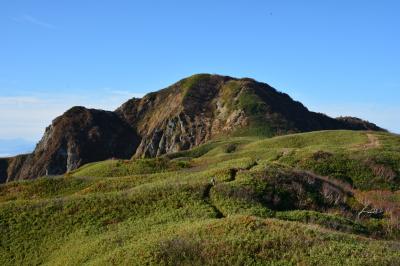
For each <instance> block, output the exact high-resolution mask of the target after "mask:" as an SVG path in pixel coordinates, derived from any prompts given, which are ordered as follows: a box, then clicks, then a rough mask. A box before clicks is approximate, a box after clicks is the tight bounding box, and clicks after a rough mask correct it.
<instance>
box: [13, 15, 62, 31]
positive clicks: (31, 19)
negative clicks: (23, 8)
mask: <svg viewBox="0 0 400 266" xmlns="http://www.w3.org/2000/svg"><path fill="white" fill-rule="evenodd" d="M14 20H15V21H17V22H20V23H29V24H33V25H36V26H39V27H42V28H47V29H55V28H56V27H55V26H54V25H52V24H50V23H47V22H44V21H41V20H39V19H37V18H35V17H32V16H30V15H22V16H19V17H16V18H14Z"/></svg>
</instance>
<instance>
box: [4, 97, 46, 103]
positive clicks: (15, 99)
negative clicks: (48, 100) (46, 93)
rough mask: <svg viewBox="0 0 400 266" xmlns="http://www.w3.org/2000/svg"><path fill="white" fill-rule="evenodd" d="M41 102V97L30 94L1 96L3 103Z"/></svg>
mask: <svg viewBox="0 0 400 266" xmlns="http://www.w3.org/2000/svg"><path fill="white" fill-rule="evenodd" d="M40 102H41V100H40V99H38V98H36V97H30V96H12V97H0V104H2V105H14V104H36V103H40Z"/></svg>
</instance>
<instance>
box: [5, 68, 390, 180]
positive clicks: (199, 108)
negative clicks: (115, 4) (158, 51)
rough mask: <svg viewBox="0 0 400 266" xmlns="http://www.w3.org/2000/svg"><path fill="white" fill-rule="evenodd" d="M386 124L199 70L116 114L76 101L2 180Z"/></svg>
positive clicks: (8, 164)
mask: <svg viewBox="0 0 400 266" xmlns="http://www.w3.org/2000/svg"><path fill="white" fill-rule="evenodd" d="M330 129H350V130H376V131H381V130H383V129H381V128H379V127H377V126H376V125H374V124H372V123H369V122H366V121H363V120H360V119H358V118H353V117H342V118H338V119H334V118H331V117H328V116H326V115H324V114H320V113H314V112H311V111H309V110H308V109H307V108H306V107H304V105H302V104H301V103H299V102H296V101H294V100H292V99H291V98H290V97H289V96H288V95H287V94H285V93H281V92H278V91H277V90H275V89H274V88H272V87H271V86H269V85H268V84H265V83H260V82H257V81H255V80H253V79H249V78H242V79H237V78H232V77H227V76H220V75H210V74H198V75H194V76H191V77H188V78H185V79H183V80H181V81H179V82H177V83H175V84H173V85H171V86H169V87H168V88H165V89H162V90H160V91H158V92H152V93H149V94H147V95H146V96H144V97H143V98H141V99H136V98H134V99H131V100H129V101H127V102H126V103H124V104H123V105H122V106H121V107H119V108H118V109H117V110H115V111H114V112H110V111H102V110H95V109H87V108H85V107H73V108H71V109H70V110H68V111H67V112H65V113H64V114H63V115H61V116H60V117H58V118H56V119H55V120H54V121H53V122H52V124H51V125H50V126H49V127H48V128H47V129H46V132H45V134H44V136H43V138H42V139H41V140H40V142H39V143H38V144H37V146H36V148H35V150H34V152H33V153H31V154H26V155H20V156H16V157H12V158H5V159H0V182H6V181H11V180H20V179H30V178H36V177H38V176H43V175H57V174H63V173H65V172H68V171H71V170H74V169H76V168H78V167H79V166H81V165H83V164H86V163H89V162H94V161H99V160H105V159H108V158H113V157H115V158H125V159H126V158H130V157H132V156H134V157H155V156H160V155H162V154H165V153H172V152H177V151H181V150H187V149H191V148H193V147H195V146H198V145H200V144H203V143H205V142H207V141H209V140H212V139H216V138H220V137H223V136H227V135H230V136H232V135H234V136H240V135H262V136H275V135H283V134H289V133H296V132H308V131H316V130H330Z"/></svg>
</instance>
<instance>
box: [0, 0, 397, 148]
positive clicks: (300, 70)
mask: <svg viewBox="0 0 400 266" xmlns="http://www.w3.org/2000/svg"><path fill="white" fill-rule="evenodd" d="M0 34H1V35H0V36H1V42H0V48H1V49H0V128H1V130H0V139H16V138H21V139H26V140H30V141H37V140H38V139H39V138H40V136H41V135H42V133H43V131H44V129H45V127H46V126H47V125H48V124H50V123H51V120H52V119H53V118H54V117H55V116H57V115H60V114H62V113H63V111H65V110H66V109H67V108H69V107H71V106H73V105H85V106H89V107H96V108H103V109H109V110H113V109H115V108H116V107H118V106H119V105H120V104H121V103H123V102H124V101H126V100H127V99H128V98H130V97H132V96H141V95H143V94H144V93H147V92H150V91H154V90H158V89H160V88H163V87H166V86H167V85H169V84H171V83H173V82H175V81H177V80H179V79H181V78H183V77H185V76H188V75H192V74H195V73H218V74H223V75H231V76H235V77H252V78H255V79H257V80H259V81H263V82H266V83H268V84H270V85H272V86H274V87H275V88H277V89H278V90H280V91H284V92H286V93H288V94H290V95H291V96H292V97H293V98H294V99H296V100H299V101H301V102H303V103H304V104H305V105H306V106H307V107H309V109H311V110H313V111H320V112H324V113H326V114H328V115H331V116H339V115H354V116H359V117H361V118H364V119H368V120H371V121H372V122H375V123H377V124H378V125H380V126H383V127H385V128H388V129H389V130H391V131H394V132H400V103H399V102H400V50H399V49H400V1H395V0H393V1H389V0H386V1H385V0H381V1H377V0H376V1H373V0H371V1H365V0H362V1H361V0H360V1H357V0H351V1H349V0H342V1H340V0H327V1H316V0H315V1H307V0H305V1H298V0H293V1H286V0H279V1H278V0H276V1H267V0H264V1H261V0H260V1H255V0H254V1H251V0H246V1H245V0H242V1H235V0H230V1H228V0H225V1H224V0H218V1H217V0H213V1H211V0H206V1H204V0H203V1H188V0H182V1H176V0H168V1H165V0H164V1H161V0H160V1H151V0H147V1H144V0H143V1H134V0H130V1H119V0H113V1H111V0H109V1H104V0H96V1H94V0H92V1H91V0H84V1H83V0H63V1H61V0H60V1H54V0H47V1H44V0H2V1H1V2H0Z"/></svg>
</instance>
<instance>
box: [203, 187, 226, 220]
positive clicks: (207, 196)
mask: <svg viewBox="0 0 400 266" xmlns="http://www.w3.org/2000/svg"><path fill="white" fill-rule="evenodd" d="M212 187H213V185H212V184H208V185H207V186H206V188H205V190H204V192H203V200H204V201H205V202H206V203H207V204H208V205H210V207H211V208H212V209H213V210H214V212H215V216H216V218H218V219H220V218H224V217H225V215H224V214H223V213H222V212H221V211H220V210H219V209H218V208H217V206H215V205H214V204H213V203H212V201H211V198H210V191H211V188H212Z"/></svg>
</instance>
